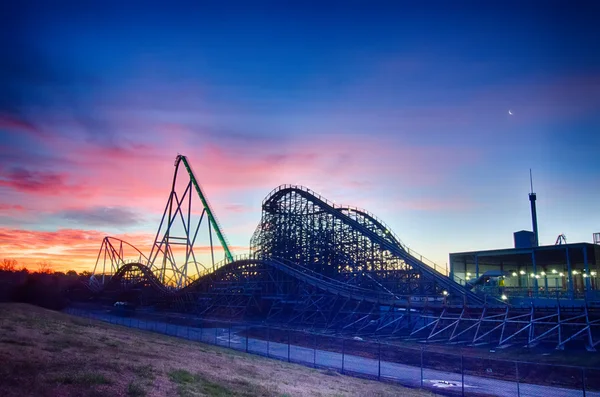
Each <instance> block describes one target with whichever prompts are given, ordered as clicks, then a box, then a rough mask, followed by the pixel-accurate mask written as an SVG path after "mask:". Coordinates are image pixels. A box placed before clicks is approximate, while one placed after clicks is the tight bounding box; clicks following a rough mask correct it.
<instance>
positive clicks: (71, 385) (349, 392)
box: [0, 303, 431, 397]
mask: <svg viewBox="0 0 600 397" xmlns="http://www.w3.org/2000/svg"><path fill="white" fill-rule="evenodd" d="M0 395H2V396H3V397H11V396H18V397H23V396H53V397H54V396H399V395H401V396H408V397H412V396H414V397H417V396H431V394H430V393H428V392H425V391H420V390H412V389H406V388H402V387H400V386H396V385H390V384H385V383H380V382H376V381H369V380H362V379H356V378H352V377H347V376H343V375H339V374H337V373H334V372H331V371H327V370H314V369H311V368H306V367H303V366H300V365H295V364H288V363H284V362H280V361H275V360H270V359H266V358H262V357H257V356H253V355H249V354H245V353H241V352H236V351H232V350H229V349H224V348H219V347H215V346H210V345H204V344H200V343H195V342H190V341H186V340H182V339H177V338H173V337H169V336H164V335H159V334H153V333H149V332H144V331H140V330H134V329H129V328H123V327H119V326H114V325H111V324H106V323H101V322H94V321H92V322H90V321H88V320H86V319H81V318H75V317H71V316H68V315H65V314H62V313H58V312H53V311H50V310H46V309H42V308H39V307H36V306H31V305H26V304H17V303H4V304H0Z"/></svg>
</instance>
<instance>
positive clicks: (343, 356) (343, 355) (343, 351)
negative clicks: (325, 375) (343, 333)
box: [342, 338, 346, 374]
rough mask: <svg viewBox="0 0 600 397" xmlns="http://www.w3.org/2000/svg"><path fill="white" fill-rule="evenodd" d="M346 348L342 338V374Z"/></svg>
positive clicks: (344, 339)
mask: <svg viewBox="0 0 600 397" xmlns="http://www.w3.org/2000/svg"><path fill="white" fill-rule="evenodd" d="M345 348H346V338H342V374H343V373H344V358H345V356H346V355H345V353H346V352H345V350H346V349H345Z"/></svg>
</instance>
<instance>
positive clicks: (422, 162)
mask: <svg viewBox="0 0 600 397" xmlns="http://www.w3.org/2000/svg"><path fill="white" fill-rule="evenodd" d="M410 3H413V2H364V1H355V2H348V1H344V2H341V1H340V2H293V1H290V2H224V3H223V2H176V1H175V2H168V3H166V4H165V3H162V4H161V2H96V3H94V2H86V3H85V4H81V2H66V1H57V2H51V3H50V2H27V1H25V2H18V3H17V4H3V5H2V6H0V7H2V8H1V9H0V11H1V12H0V15H2V17H0V18H1V19H2V20H0V22H1V23H0V25H1V26H2V27H0V33H2V34H1V35H0V44H2V48H3V49H4V53H3V55H2V60H1V62H0V90H1V91H0V142H1V144H0V155H1V157H0V197H2V198H1V199H0V228H2V231H3V234H2V236H3V238H2V239H0V246H3V247H4V248H3V249H2V251H4V252H5V255H9V256H11V257H16V258H18V259H19V260H20V261H22V262H24V263H33V262H35V261H38V260H41V259H43V258H42V255H51V256H50V259H51V260H52V261H54V262H55V263H56V265H57V266H60V267H63V266H67V267H68V266H79V267H80V268H84V267H86V266H88V267H89V257H92V256H94V255H95V254H94V250H95V249H96V248H94V247H95V245H94V244H95V243H96V241H95V238H96V236H102V235H104V234H116V235H121V236H128V237H131V238H132V239H134V240H135V239H142V240H144V239H147V238H148V237H147V236H148V235H153V233H154V232H155V229H156V227H157V223H156V222H157V220H158V219H159V217H160V215H161V213H162V210H163V208H164V202H165V201H166V197H167V194H168V189H169V183H170V178H171V173H172V171H173V169H172V168H171V167H172V166H171V164H172V161H173V159H174V158H175V155H176V154H177V153H178V152H179V153H184V154H186V155H187V156H188V158H189V159H190V161H191V162H192V164H193V166H194V169H195V170H196V172H197V173H198V178H199V179H200V181H201V182H202V185H203V187H204V189H205V190H206V193H207V195H208V196H209V197H210V199H211V202H212V203H213V205H214V207H215V211H216V212H217V215H218V216H219V218H220V219H221V222H222V224H223V227H224V228H225V232H226V233H227V234H228V236H229V239H230V240H231V243H232V245H234V246H236V247H238V248H239V250H242V251H243V250H244V247H247V245H248V241H249V239H250V236H251V234H252V232H253V229H254V227H255V225H256V224H257V222H258V219H259V217H260V202H261V201H262V198H263V197H264V196H265V195H266V194H267V193H268V192H269V191H270V190H271V189H272V188H274V187H276V186H277V185H278V184H281V183H300V184H304V185H307V186H309V187H311V188H312V189H314V190H316V191H320V192H322V193H323V194H325V195H326V196H327V197H329V198H331V199H332V200H335V201H336V202H337V203H345V204H349V205H357V206H361V207H364V208H366V209H368V210H370V211H371V212H373V213H375V214H376V215H378V216H379V217H380V218H381V219H383V220H385V221H386V223H388V224H389V225H390V226H391V227H392V228H393V229H394V230H395V232H396V233H397V234H398V235H399V236H400V238H401V239H402V240H403V241H404V242H405V243H406V244H407V245H409V246H410V247H412V248H415V249H416V250H417V251H419V252H422V253H423V254H424V255H426V256H428V257H430V258H431V259H434V260H435V261H437V262H441V263H445V262H447V257H448V253H449V252H453V251H466V250H475V249H492V248H500V247H509V246H511V245H512V232H514V231H517V230H521V229H530V228H531V222H530V216H529V204H528V200H527V193H528V192H529V168H532V169H533V174H534V185H535V186H534V187H535V190H536V192H537V193H538V213H539V225H540V234H541V235H540V241H541V242H542V243H544V244H551V243H553V242H554V240H555V239H556V236H557V235H558V234H560V233H565V234H566V235H567V238H568V240H569V241H590V240H591V235H592V233H593V232H598V231H600V216H599V215H598V214H599V212H598V211H597V210H596V207H597V197H599V194H600V182H599V181H600V179H599V178H598V169H599V167H598V166H599V165H600V160H599V157H598V154H597V153H598V152H599V148H600V134H599V133H598V132H599V127H600V49H599V48H598V44H597V38H598V37H599V36H600V32H599V28H598V25H597V23H596V22H595V20H594V17H595V16H596V15H598V11H600V6H598V5H597V4H596V3H594V2H556V1H554V2H553V1H549V2H544V3H543V5H542V3H539V2H511V1H504V2H499V1H498V2H485V3H484V4H482V2H452V3H449V2H425V3H419V5H414V4H410ZM509 110H511V111H512V113H513V115H509V113H508V111H509ZM132 197H135V199H132ZM112 221H114V222H112ZM40 233H43V235H42V234H40ZM24 236H29V237H28V238H31V239H33V241H34V242H35V241H45V242H46V245H44V246H40V247H39V252H42V254H39V255H33V256H32V255H31V254H27V255H23V254H22V250H19V249H20V247H21V245H19V244H20V243H18V242H17V240H18V241H23V239H24ZM41 236H43V237H44V238H40V237H41ZM99 238H100V239H101V237H99ZM3 240H4V241H3ZM67 241H70V243H67ZM144 241H145V240H144ZM130 242H131V243H133V244H136V241H130ZM31 244H33V242H32V243H31ZM139 244H140V245H143V243H139ZM67 245H69V246H71V247H72V246H77V247H79V248H78V250H76V251H73V252H71V251H69V249H67V248H65V247H66V246H67ZM99 245H100V240H98V241H97V246H98V247H99ZM136 245H137V244H136ZM61 247H62V248H61ZM65 263H67V264H65Z"/></svg>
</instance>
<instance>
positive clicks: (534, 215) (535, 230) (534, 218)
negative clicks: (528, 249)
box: [529, 168, 540, 247]
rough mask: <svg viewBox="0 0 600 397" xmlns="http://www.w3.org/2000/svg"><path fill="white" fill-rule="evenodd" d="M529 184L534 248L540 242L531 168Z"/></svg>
mask: <svg viewBox="0 0 600 397" xmlns="http://www.w3.org/2000/svg"><path fill="white" fill-rule="evenodd" d="M529 183H530V184H531V193H529V202H530V204H531V223H532V224H533V238H534V242H533V243H534V247H537V246H539V244H540V240H539V235H538V225H537V211H536V209H535V199H536V196H535V193H534V192H533V177H532V175H531V168H530V169H529Z"/></svg>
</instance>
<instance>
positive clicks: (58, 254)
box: [0, 228, 247, 272]
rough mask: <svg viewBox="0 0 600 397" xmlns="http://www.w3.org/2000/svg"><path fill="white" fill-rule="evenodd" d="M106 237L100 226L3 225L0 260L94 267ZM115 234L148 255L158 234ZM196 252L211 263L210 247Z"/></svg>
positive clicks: (57, 267) (176, 249)
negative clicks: (30, 227)
mask: <svg viewBox="0 0 600 397" xmlns="http://www.w3.org/2000/svg"><path fill="white" fill-rule="evenodd" d="M104 237H106V234H105V233H103V232H101V231H97V230H80V229H59V230H56V231H33V230H22V229H9V228H0V260H1V259H4V258H6V259H14V260H16V261H17V263H18V264H17V268H21V267H25V268H27V269H29V270H30V271H36V270H38V268H39V264H40V263H42V262H43V263H47V264H50V266H51V267H52V269H53V270H54V271H68V270H75V271H77V272H82V271H86V270H87V271H93V270H94V266H95V264H96V259H97V258H98V253H99V251H100V247H101V245H102V241H103V239H104ZM112 237H115V238H117V239H121V240H123V241H126V242H129V243H131V244H132V245H134V246H135V247H136V248H138V249H139V250H140V251H141V252H142V253H144V254H145V255H149V253H150V250H151V248H152V244H153V242H154V238H155V234H154V233H152V234H150V233H126V234H118V235H114V236H112ZM115 248H117V249H118V247H115ZM182 249H183V247H174V249H173V251H174V252H175V253H179V251H181V250H182ZM231 249H234V250H236V251H238V252H241V251H245V250H247V247H237V246H236V247H231ZM214 251H215V252H219V253H220V252H223V248H222V247H221V246H219V245H215V246H214ZM194 252H196V257H197V259H200V260H202V261H204V262H206V263H208V258H210V247H205V246H197V247H194ZM125 255H127V252H126V253H125ZM217 257H220V255H219V256H216V255H215V260H216V259H217ZM126 259H127V256H126Z"/></svg>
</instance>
